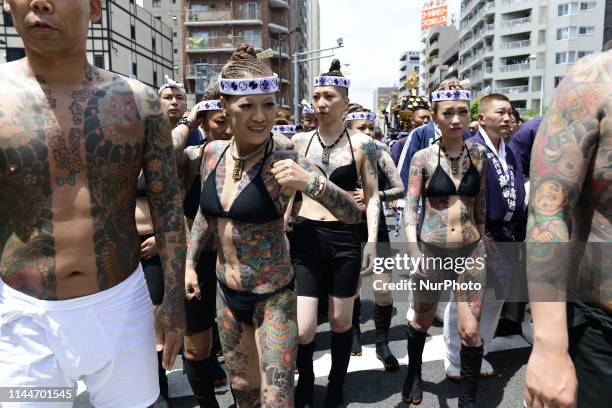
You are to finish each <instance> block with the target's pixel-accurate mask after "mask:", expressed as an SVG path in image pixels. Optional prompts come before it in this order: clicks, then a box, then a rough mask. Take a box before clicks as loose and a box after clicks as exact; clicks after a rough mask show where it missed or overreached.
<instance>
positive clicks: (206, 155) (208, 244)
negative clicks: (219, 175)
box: [185, 142, 218, 270]
mask: <svg viewBox="0 0 612 408" xmlns="http://www.w3.org/2000/svg"><path fill="white" fill-rule="evenodd" d="M217 149H218V147H217V143H214V142H213V143H208V144H207V145H206V147H205V148H204V149H203V150H202V156H203V157H202V165H201V167H200V180H201V182H202V184H204V182H205V181H206V177H207V170H206V162H207V160H210V159H211V158H212V161H214V162H216V160H217V157H216V155H215V152H216V151H217ZM217 153H218V152H217ZM213 242H214V240H213V231H212V230H211V228H210V225H209V224H208V220H207V219H206V217H205V216H204V214H202V211H201V209H200V208H198V213H197V214H196V217H195V219H194V221H193V226H192V227H191V236H190V239H189V242H188V246H187V259H186V261H185V265H186V268H187V269H190V270H195V268H196V265H197V263H198V260H199V259H200V255H201V254H202V251H204V250H214V246H213Z"/></svg>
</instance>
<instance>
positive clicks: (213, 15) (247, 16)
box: [186, 8, 261, 23]
mask: <svg viewBox="0 0 612 408" xmlns="http://www.w3.org/2000/svg"><path fill="white" fill-rule="evenodd" d="M186 14H187V17H186V21H187V22H188V23H196V22H213V21H236V20H261V9H260V8H249V9H246V10H234V11H233V12H232V11H231V10H220V11H217V10H191V9H187V10H186Z"/></svg>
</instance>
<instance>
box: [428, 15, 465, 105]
mask: <svg viewBox="0 0 612 408" xmlns="http://www.w3.org/2000/svg"><path fill="white" fill-rule="evenodd" d="M421 43H422V44H423V45H422V49H421V68H420V76H419V91H420V93H421V95H429V94H430V93H431V92H432V91H434V90H436V88H437V87H438V85H440V83H441V82H442V81H443V80H444V79H446V78H448V77H450V76H457V74H458V72H459V68H458V59H459V30H457V29H456V28H455V27H454V26H440V27H433V28H431V29H429V30H428V31H427V32H426V33H425V36H424V37H423V39H422V40H421Z"/></svg>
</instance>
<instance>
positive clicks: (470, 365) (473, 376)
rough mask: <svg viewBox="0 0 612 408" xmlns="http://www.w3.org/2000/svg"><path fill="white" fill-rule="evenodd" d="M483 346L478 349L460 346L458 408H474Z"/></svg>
mask: <svg viewBox="0 0 612 408" xmlns="http://www.w3.org/2000/svg"><path fill="white" fill-rule="evenodd" d="M482 354H483V344H481V345H480V346H478V347H467V346H465V345H463V344H462V345H461V354H460V355H461V392H460V394H459V408H476V407H478V405H477V403H476V391H477V390H478V378H479V377H480V366H481V365H482Z"/></svg>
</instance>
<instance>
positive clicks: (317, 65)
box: [298, 0, 321, 101]
mask: <svg viewBox="0 0 612 408" xmlns="http://www.w3.org/2000/svg"><path fill="white" fill-rule="evenodd" d="M306 4H307V7H308V23H307V24H308V41H307V44H306V50H320V49H321V11H320V9H319V0H307V1H306ZM306 65H307V69H308V80H307V83H308V87H307V88H306V95H305V96H304V99H306V100H307V101H311V100H312V92H313V87H312V84H313V83H314V79H315V77H316V76H318V75H319V74H321V60H318V59H314V60H312V61H309V62H307V63H306ZM298 99H299V100H300V101H301V100H302V98H298Z"/></svg>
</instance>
